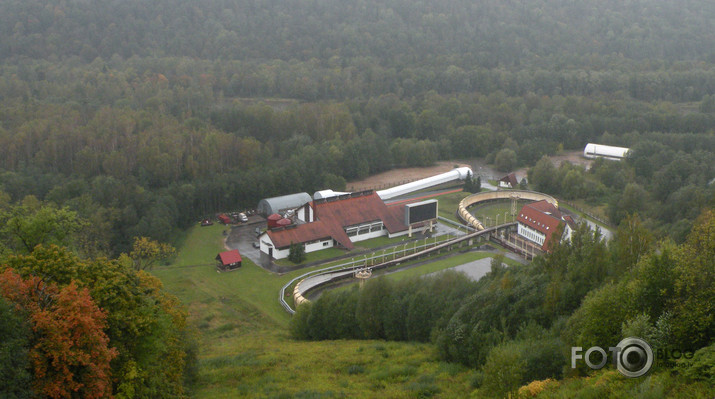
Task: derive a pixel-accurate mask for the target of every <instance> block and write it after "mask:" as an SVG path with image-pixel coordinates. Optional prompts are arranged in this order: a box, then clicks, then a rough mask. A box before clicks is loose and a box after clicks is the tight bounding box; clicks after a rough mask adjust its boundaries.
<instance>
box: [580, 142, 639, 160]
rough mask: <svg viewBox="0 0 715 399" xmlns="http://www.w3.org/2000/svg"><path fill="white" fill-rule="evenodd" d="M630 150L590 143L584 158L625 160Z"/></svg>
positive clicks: (585, 149) (585, 150) (584, 150)
mask: <svg viewBox="0 0 715 399" xmlns="http://www.w3.org/2000/svg"><path fill="white" fill-rule="evenodd" d="M629 150H630V149H629V148H625V147H614V146H610V145H602V144H594V143H588V144H586V147H585V148H584V149H583V156H584V157H586V158H607V159H623V158H625V157H626V155H627V154H628V151H629Z"/></svg>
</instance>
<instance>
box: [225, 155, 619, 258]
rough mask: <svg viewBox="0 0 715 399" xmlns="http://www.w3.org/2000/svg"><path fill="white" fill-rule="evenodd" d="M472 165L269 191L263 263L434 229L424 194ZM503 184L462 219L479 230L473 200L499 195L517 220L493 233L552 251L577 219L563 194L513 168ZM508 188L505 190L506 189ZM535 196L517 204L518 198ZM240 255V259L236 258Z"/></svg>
mask: <svg viewBox="0 0 715 399" xmlns="http://www.w3.org/2000/svg"><path fill="white" fill-rule="evenodd" d="M628 151H629V149H628V148H622V147H613V146H606V145H600V144H593V143H589V144H588V145H587V146H586V147H585V148H584V151H583V156H584V157H586V158H589V159H593V158H605V159H609V160H620V159H623V158H624V157H626V156H627V155H628ZM469 176H472V170H471V169H470V168H468V167H460V168H454V169H452V170H450V171H449V172H446V173H442V174H438V175H436V176H431V177H428V178H425V179H420V180H417V181H413V182H409V183H406V184H402V185H399V186H396V187H391V188H388V189H384V190H378V191H373V190H364V191H357V192H343V191H333V190H330V189H326V190H320V191H317V192H315V193H314V194H313V195H312V196H311V195H310V194H308V193H305V192H302V193H294V194H288V195H283V196H279V197H273V198H265V199H262V200H261V201H260V202H259V203H258V206H257V213H258V214H259V215H261V216H262V217H263V218H265V223H266V224H265V226H266V228H260V229H259V228H256V234H257V242H255V243H253V247H254V248H256V249H258V250H259V253H260V260H261V263H263V264H266V262H268V263H271V262H273V261H275V260H280V259H285V258H288V257H289V255H290V253H291V250H292V248H295V247H296V246H298V247H300V250H301V252H303V253H306V254H307V253H311V252H316V251H320V250H323V249H327V248H340V249H345V250H348V251H349V250H352V249H354V248H355V247H356V244H355V243H357V242H360V241H364V240H368V239H372V238H377V237H387V238H395V237H401V236H407V237H412V235H413V233H415V232H427V231H432V230H433V228H434V227H435V226H436V225H437V219H438V202H437V200H436V199H429V200H426V201H425V200H423V199H424V198H425V197H430V196H433V195H436V194H439V193H440V190H445V188H446V187H450V186H451V187H454V186H456V185H461V184H462V183H463V181H465V180H466V179H467V178H468V177H469ZM497 185H498V187H494V186H489V187H490V189H491V190H499V191H491V192H483V193H481V194H476V195H472V196H469V197H468V198H465V199H464V200H463V201H462V202H461V203H460V207H459V209H457V210H456V214H457V216H458V218H459V219H461V222H462V223H464V224H465V225H467V226H468V227H467V228H469V227H471V228H473V229H474V231H479V230H483V229H485V227H484V225H483V224H482V223H483V222H484V221H480V220H477V218H476V216H475V215H472V214H471V213H470V211H467V210H466V208H467V207H472V206H476V205H477V204H487V203H490V202H493V201H505V200H511V201H512V210H511V216H510V218H511V221H510V223H507V217H506V216H507V215H504V219H503V223H504V224H505V225H507V224H508V226H507V227H506V228H505V229H504V230H501V231H500V232H499V236H496V235H495V236H493V238H494V239H497V240H501V242H502V245H504V246H505V247H507V248H510V249H511V250H513V251H515V252H517V253H521V254H523V255H524V256H526V257H527V258H529V257H533V256H534V255H536V254H539V253H544V252H549V251H550V248H551V247H552V245H553V243H554V242H557V241H563V240H569V239H570V237H571V233H572V231H573V230H574V229H575V226H576V224H575V221H574V220H573V218H572V217H571V216H569V215H566V214H563V213H562V212H561V211H560V210H559V208H558V202H557V201H556V200H555V199H554V198H552V197H550V196H548V195H545V194H541V193H535V192H528V191H520V190H516V189H517V188H518V186H519V184H518V180H517V177H516V176H515V174H514V173H509V174H507V175H506V176H504V177H503V178H501V179H499V180H497ZM502 190H503V191H502ZM516 199H520V200H522V201H523V200H527V201H531V202H528V203H526V204H525V205H523V206H521V207H520V209H517V208H516V207H515V205H514V204H515V202H514V201H515V200H516ZM236 259H238V260H236ZM217 261H219V263H221V265H220V268H221V269H222V270H229V269H234V268H237V267H240V254H238V253H237V252H236V254H233V253H232V254H230V255H228V254H223V256H218V257H217Z"/></svg>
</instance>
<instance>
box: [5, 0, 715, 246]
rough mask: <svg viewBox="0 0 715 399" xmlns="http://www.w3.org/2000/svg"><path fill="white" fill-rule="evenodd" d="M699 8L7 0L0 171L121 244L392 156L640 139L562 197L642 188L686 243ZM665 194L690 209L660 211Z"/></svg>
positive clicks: (705, 83)
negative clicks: (626, 155) (612, 178)
mask: <svg viewBox="0 0 715 399" xmlns="http://www.w3.org/2000/svg"><path fill="white" fill-rule="evenodd" d="M714 16H715V7H714V6H713V5H712V4H710V3H709V2H706V1H696V0H693V1H688V2H678V3H677V4H676V3H672V2H666V1H657V0H644V1H638V2H631V3H628V4H622V2H615V1H614V2H607V3H604V2H598V3H596V2H591V1H579V2H567V1H562V0H545V1H540V2H529V4H525V3H523V2H522V3H517V2H500V3H499V4H492V3H490V2H466V1H457V0H449V1H439V2H438V1H420V2H412V1H402V0H395V1H389V2H373V1H367V0H365V1H359V2H344V1H324V0H318V1H307V0H305V1H302V0H301V1H296V2H288V3H285V2H278V1H240V0H236V1H225V0H221V1H219V0H209V1H201V2H198V1H181V0H162V1H139V0H132V1H106V2H84V1H59V0H57V1H19V0H3V1H1V2H0V60H2V63H1V64H0V121H1V124H0V168H2V173H1V174H0V187H2V190H3V191H4V192H5V193H7V194H8V195H10V197H11V199H10V200H11V202H16V201H19V200H21V199H22V198H24V197H25V196H27V195H34V196H36V197H37V198H38V199H40V200H42V201H47V202H52V203H54V204H55V205H57V206H60V207H68V208H70V209H71V210H74V211H76V212H78V213H79V215H80V216H81V217H82V218H84V219H86V220H89V221H91V222H92V223H91V225H92V226H101V227H97V230H98V231H97V233H98V234H99V233H100V232H101V234H103V235H104V236H105V237H106V240H107V242H108V244H109V245H108V246H106V250H108V251H109V252H108V253H110V254H115V255H116V254H118V253H119V252H121V251H127V250H128V249H129V248H130V246H131V237H134V236H150V237H153V238H155V239H159V240H163V241H167V240H171V239H172V237H173V232H172V230H173V228H176V227H178V228H182V227H184V226H187V225H188V224H190V223H191V222H193V221H195V220H196V219H197V218H199V217H201V216H204V215H209V214H213V213H215V212H217V211H219V210H225V209H236V208H243V207H252V206H254V205H255V203H256V202H257V201H258V200H259V199H260V198H262V197H265V196H271V195H277V194H285V193H288V192H294V191H299V190H300V191H303V190H305V191H311V190H317V189H323V188H326V187H332V188H338V189H339V188H342V187H343V186H344V182H345V180H350V179H353V178H360V177H364V176H366V175H368V174H371V173H375V172H379V171H382V170H385V169H388V168H392V167H396V166H414V165H428V164H431V163H432V162H434V161H435V160H438V159H448V158H455V157H461V158H471V157H483V156H486V157H487V160H488V161H493V162H495V163H496V166H497V167H498V168H499V169H502V170H505V171H508V170H511V169H513V168H515V167H517V166H530V165H534V164H536V162H537V161H538V160H539V159H540V158H541V156H542V155H544V154H553V153H555V152H557V151H559V150H560V149H562V148H563V149H580V148H582V146H583V145H584V144H585V143H586V142H588V141H599V142H602V143H604V144H616V145H625V146H634V147H635V148H636V149H637V148H639V147H638V145H639V144H640V143H642V142H645V141H648V142H654V143H655V144H649V145H650V147H647V148H643V151H642V152H639V151H634V156H635V157H637V158H638V159H643V160H644V162H640V163H638V161H637V160H634V161H633V162H632V163H630V164H628V165H627V166H624V167H623V170H622V171H621V172H620V173H619V176H620V177H619V179H618V180H617V181H616V182H613V183H612V182H609V181H604V182H603V184H597V183H596V182H594V180H598V179H594V177H593V176H586V175H585V174H584V173H583V171H576V172H573V173H572V177H574V179H571V181H575V182H576V183H578V184H580V185H581V186H583V187H584V189H583V190H576V191H577V192H575V193H570V194H569V196H570V197H581V198H589V199H590V200H591V201H592V202H594V203H611V204H614V205H613V206H614V207H615V206H616V205H617V204H618V203H619V201H622V198H621V196H622V194H621V191H622V190H623V188H624V187H626V185H629V184H632V185H636V188H635V189H637V190H643V192H645V193H646V194H647V195H648V196H649V200H648V201H646V202H648V204H649V207H647V209H639V212H641V213H642V214H644V215H645V216H646V217H647V219H649V220H652V222H649V223H652V225H653V227H654V228H658V229H660V230H661V231H662V234H671V235H672V236H673V237H674V238H676V239H677V240H683V239H684V237H685V234H686V233H687V230H688V228H689V226H690V224H691V223H692V218H693V217H694V216H695V215H697V214H698V212H699V209H700V208H701V207H703V206H704V205H705V204H706V203H707V202H708V201H710V198H712V190H713V189H712V185H711V186H710V187H708V186H707V182H708V181H710V180H711V179H712V178H713V177H715V170H714V168H715V167H714V166H713V165H715V160H714V159H713V148H715V138H713V134H712V131H713V130H712V129H713V128H712V126H713V125H714V124H715V98H713V94H715V68H714V67H715V65H714V64H713V61H715V60H714V59H713V58H714V57H715V49H714V48H713V46H715V44H713V43H715V40H713V35H714V33H713V32H714V31H715V30H714V29H712V28H713V27H712V26H711V24H712V21H713V17H714ZM652 158H657V160H658V161H657V162H652V161H653V159H652ZM645 159H649V160H648V161H645ZM643 165H648V167H645V168H644V167H642V166H643ZM683 165H687V167H685V168H683ZM574 173H575V174H577V175H574ZM679 176H680V177H685V178H679ZM579 179H580V180H579ZM664 181H665V182H668V183H667V184H664V183H663V182H664ZM546 186H548V184H547V185H546ZM678 201H680V202H679V203H678V205H676V206H675V207H676V208H680V207H682V205H683V201H687V202H688V203H689V204H691V205H692V206H691V208H693V207H694V208H695V209H694V210H693V212H691V213H688V215H685V216H686V217H685V218H684V219H683V218H682V217H681V215H679V214H673V212H670V213H669V214H670V215H671V216H670V217H663V216H662V215H663V214H664V213H667V212H665V211H664V209H665V208H667V207H668V206H669V203H671V202H678ZM614 213H616V212H615V211H614ZM620 217H622V215H618V214H614V222H616V223H617V222H618V220H619V218H620ZM676 222H679V223H681V226H680V228H679V229H676V230H677V234H674V233H673V231H674V230H672V229H671V228H670V227H671V225H672V224H673V223H676Z"/></svg>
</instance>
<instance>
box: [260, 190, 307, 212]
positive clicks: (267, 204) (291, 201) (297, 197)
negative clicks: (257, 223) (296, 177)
mask: <svg viewBox="0 0 715 399" xmlns="http://www.w3.org/2000/svg"><path fill="white" fill-rule="evenodd" d="M312 200H313V199H312V198H311V197H310V194H308V193H297V194H289V195H283V196H280V197H273V198H264V199H262V200H261V201H260V202H258V213H259V214H261V215H263V216H268V215H272V214H274V213H283V212H286V211H288V210H292V209H296V208H298V207H300V206H303V205H305V204H307V203H308V202H310V201H312Z"/></svg>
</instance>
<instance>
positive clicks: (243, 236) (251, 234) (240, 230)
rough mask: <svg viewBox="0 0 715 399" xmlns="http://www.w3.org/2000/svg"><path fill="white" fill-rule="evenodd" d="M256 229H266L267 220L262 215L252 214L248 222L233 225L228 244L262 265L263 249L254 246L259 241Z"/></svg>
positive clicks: (227, 240) (243, 255) (245, 256)
mask: <svg viewBox="0 0 715 399" xmlns="http://www.w3.org/2000/svg"><path fill="white" fill-rule="evenodd" d="M227 228H228V226H227ZM256 229H259V231H263V230H265V229H266V222H265V220H264V219H263V218H262V217H260V216H251V217H249V218H248V223H243V224H241V225H237V226H233V227H231V228H230V232H229V236H228V238H227V239H226V246H227V247H229V248H230V249H238V252H240V253H241V256H242V257H244V258H248V259H250V260H252V261H253V262H254V263H255V264H257V265H261V251H260V249H258V248H254V247H253V244H254V243H257V242H258V238H257V236H256Z"/></svg>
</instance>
